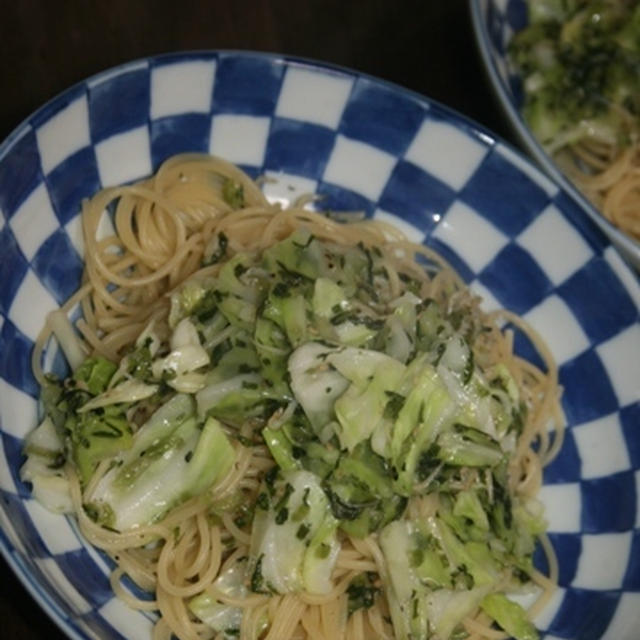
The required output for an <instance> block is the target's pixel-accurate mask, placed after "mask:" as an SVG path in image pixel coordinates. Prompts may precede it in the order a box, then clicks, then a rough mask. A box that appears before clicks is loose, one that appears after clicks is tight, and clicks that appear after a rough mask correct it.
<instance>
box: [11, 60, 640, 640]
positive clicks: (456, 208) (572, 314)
mask: <svg viewBox="0 0 640 640" xmlns="http://www.w3.org/2000/svg"><path fill="white" fill-rule="evenodd" d="M183 151H200V152H210V153H213V154H216V155H219V156H222V157H224V158H226V159H227V160H229V161H231V162H234V163H237V164H239V165H241V166H242V167H243V168H245V169H246V170H247V171H248V172H249V173H250V174H252V175H254V176H258V175H265V174H266V175H267V176H270V177H271V178H273V180H270V181H265V183H264V189H265V191H266V193H267V195H268V196H269V198H271V199H273V200H278V201H280V202H283V203H286V202H288V201H290V200H291V199H292V198H295V197H296V196H297V195H299V194H303V193H317V194H319V195H321V196H323V200H322V206H323V207H328V208H330V209H350V210H352V209H360V210H362V211H364V212H365V213H366V215H367V216H373V217H376V218H382V219H385V220H392V221H394V222H395V223H396V224H397V225H399V226H400V227H401V228H403V229H404V230H405V231H406V233H407V234H408V235H409V236H410V237H411V238H412V239H414V240H416V241H418V242H424V243H426V244H428V245H430V246H432V247H434V248H435V249H437V250H438V251H440V252H441V253H442V254H443V255H444V256H445V257H446V258H447V259H448V260H449V261H450V262H451V264H452V265H453V266H454V267H455V268H456V269H457V270H458V271H459V272H460V274H461V275H462V277H463V278H464V279H465V281H467V282H468V283H469V285H470V286H471V287H472V288H473V290H475V291H476V292H477V293H479V294H480V295H482V296H483V298H484V305H485V308H487V309H493V308H496V307H498V306H504V307H507V308H509V309H511V310H512V311H514V312H516V313H518V314H521V315H522V316H523V317H524V318H525V319H526V320H527V321H529V322H530V323H531V324H532V325H533V327H534V328H535V329H537V330H538V332H539V333H540V334H541V335H542V336H543V338H544V339H545V340H546V341H547V342H548V344H549V346H550V348H551V350H552V352H553V354H554V356H555V358H556V360H557V363H558V366H559V371H560V382H561V384H562V385H563V387H564V399H563V406H564V410H565V412H566V415H567V421H568V425H569V428H568V432H567V437H566V442H565V444H564V447H563V449H562V451H561V453H560V455H559V456H558V458H557V459H556V460H555V461H554V462H553V464H551V465H550V466H549V467H548V468H547V470H546V471H545V476H544V487H543V489H542V494H541V497H542V499H543V501H544V503H545V505H546V507H547V516H548V520H549V531H550V537H551V541H552V543H553V545H554V547H555V548H556V551H557V553H558V556H559V561H560V579H559V582H560V586H559V589H558V590H557V592H556V594H555V595H554V597H553V599H552V600H551V602H550V603H549V605H548V606H547V607H546V609H545V610H544V611H543V612H542V613H541V614H540V615H539V616H538V618H537V619H536V624H537V625H538V626H539V627H540V629H541V630H542V632H543V634H546V637H547V638H549V639H551V638H567V639H569V638H571V639H572V640H596V639H598V638H609V639H615V640H633V639H635V638H637V630H636V627H635V621H636V620H637V611H638V610H639V608H640V593H638V592H639V591H640V570H639V569H640V532H639V531H638V529H637V527H638V524H639V522H640V516H639V515H638V514H639V513H640V510H639V509H638V505H637V496H638V493H639V491H640V472H639V471H638V470H639V469H640V430H639V428H638V427H639V426H640V405H639V403H638V399H639V398H638V395H639V393H638V392H639V384H638V381H639V380H640V357H639V356H640V353H639V350H640V327H639V324H638V308H639V300H640V288H639V286H638V282H637V280H636V278H635V276H634V274H633V273H632V271H631V270H630V269H629V268H628V266H627V265H626V264H625V262H624V261H623V260H622V259H621V257H620V255H619V254H618V252H617V251H616V250H615V249H614V248H613V247H612V246H611V244H610V243H609V241H608V239H607V237H606V235H605V234H604V233H602V231H601V230H600V229H599V228H598V227H597V226H596V225H595V224H594V223H593V222H592V221H591V220H590V219H589V217H588V216H586V215H585V214H584V211H583V208H582V207H580V206H579V205H577V204H576V202H575V200H574V199H573V198H572V197H571V196H570V195H569V194H568V193H567V192H566V191H564V190H563V189H562V188H561V187H559V186H558V184H557V183H556V182H554V181H552V180H550V179H549V178H547V177H545V175H543V174H542V173H541V172H540V171H539V170H538V169H536V168H535V167H534V166H533V165H532V164H531V163H530V162H529V161H528V160H526V159H525V158H524V157H523V156H522V155H520V154H519V153H518V152H517V151H515V150H514V149H513V148H512V147H510V146H509V145H508V144H506V143H504V142H503V141H501V140H499V139H497V138H496V137H495V136H494V135H493V134H492V133H490V132H489V131H486V130H485V129H483V128H482V127H480V126H478V125H476V124H474V123H473V122H471V121H469V120H467V119H465V118H464V117H462V116H460V115H458V114H456V113H454V112H452V111H450V110H448V109H447V108H445V107H443V106H441V105H439V104H437V103H434V102H432V101H430V100H429V99H427V98H425V97H422V96H419V95H416V94H412V93H410V92H408V91H405V90H403V89H401V88H399V87H397V86H394V85H391V84H388V83H386V82H382V81H380V80H376V79H374V78H371V77H367V76H364V75H361V74H358V73H356V72H353V71H349V70H344V69H337V68H334V67H329V66H326V65H323V64H319V63H313V62H309V61H304V60H297V59H291V58H286V57H279V56H269V55H261V54H252V53H237V52H197V53H188V54H187V53H185V54H178V55H170V56H161V57H154V58H149V59H145V60H140V61H137V62H133V63H131V64H126V65H124V66H121V67H118V68H116V69H113V70H110V71H107V72H105V73H101V74H99V75H97V76H95V77H92V78H90V79H89V80H87V81H85V82H82V83H80V84H78V85H76V86H74V87H72V88H71V89H69V90H68V91H66V92H64V93H63V94H61V95H59V96H58V97H56V98H55V99H54V100H52V101H51V102H49V103H48V104H46V105H45V106H44V107H43V108H41V109H40V110H39V111H37V112H36V113H34V114H33V115H32V116H31V117H29V118H28V119H27V120H26V121H25V122H24V123H23V124H22V125H20V126H19V127H18V128H17V130H16V131H15V132H14V133H13V134H11V136H10V137H9V138H8V140H6V141H5V142H4V143H3V144H2V146H0V211H1V215H0V256H1V258H0V549H1V550H2V552H3V554H4V556H5V557H6V559H7V561H8V563H9V564H10V565H11V567H12V568H13V570H14V571H15V572H16V574H17V575H18V576H19V577H20V579H21V580H22V581H23V583H24V584H25V586H26V587H27V589H28V590H29V591H30V593H31V594H32V595H33V597H34V598H35V599H36V600H37V601H38V602H39V604H40V605H41V606H42V607H43V608H44V609H45V610H46V611H47V612H48V613H49V615H50V616H51V618H52V619H53V620H54V621H55V622H56V623H57V624H58V625H59V626H60V627H61V628H62V629H63V630H64V631H65V632H66V633H67V634H68V635H69V637H71V638H76V639H80V638H82V639H85V638H100V639H101V640H115V639H122V638H127V639H128V640H149V639H150V633H151V625H152V616H151V615H150V614H144V613H139V612H135V611H133V610H131V609H129V608H127V606H126V605H124V604H123V603H122V602H120V601H119V600H118V599H116V598H115V597H114V595H113V593H112V591H111V589H110V587H109V581H108V573H109V570H110V568H111V564H110V560H109V559H108V558H106V557H105V556H104V555H103V554H102V553H99V552H98V551H96V550H95V549H93V548H92V547H91V546H89V545H87V543H86V542H85V541H84V540H83V539H82V537H81V536H80V534H79V532H78V528H77V526H76V524H75V522H74V520H73V519H72V518H67V517H63V516H58V515H53V514H51V513H49V512H48V511H46V510H44V509H43V508H42V507H41V506H40V505H39V504H38V503H37V502H36V501H35V500H34V499H33V498H32V497H31V494H30V487H29V486H28V485H25V484H23V483H22V482H21V480H20V477H19V468H20V465H21V462H22V460H23V457H22V447H23V442H24V438H25V436H26V435H27V433H28V432H29V431H30V430H31V429H33V428H34V427H35V425H36V424H37V422H38V418H39V415H40V409H39V405H38V386H37V384H36V381H35V379H34V377H33V375H32V372H31V365H30V355H31V351H32V348H33V344H34V339H35V337H36V335H37V333H38V331H39V330H40V327H41V325H42V324H43V322H44V318H45V315H46V314H47V312H49V311H50V310H52V309H55V308H57V307H58V306H60V305H61V304H62V302H63V301H64V300H65V299H66V298H68V297H69V296H70V295H71V294H72V292H73V291H74V290H75V289H76V287H78V284H79V282H80V278H81V273H82V265H83V258H82V256H83V245H82V235H81V230H80V221H79V217H78V211H79V206H80V202H81V200H82V199H83V198H85V197H87V196H90V195H91V194H93V193H94V192H95V191H96V190H98V189H99V188H100V187H103V186H107V185H114V184H119V183H125V182H128V181H132V180H135V179H138V178H142V177H143V176H147V175H149V174H150V173H151V172H152V171H154V170H155V169H156V168H157V167H158V165H159V164H160V163H161V162H162V161H163V160H164V159H165V158H167V157H168V156H170V155H172V154H175V153H178V152H183ZM516 349H517V350H518V352H520V353H521V354H523V355H524V356H526V357H530V358H533V359H536V358H537V355H536V354H535V353H534V351H533V350H532V347H531V345H530V344H529V343H528V342H527V341H526V340H524V339H523V338H522V336H519V335H517V336H516ZM539 561H540V562H541V560H539Z"/></svg>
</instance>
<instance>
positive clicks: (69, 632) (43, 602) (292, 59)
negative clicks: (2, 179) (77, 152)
mask: <svg viewBox="0 0 640 640" xmlns="http://www.w3.org/2000/svg"><path fill="white" fill-rule="evenodd" d="M470 1H471V3H472V7H473V8H477V9H478V10H479V2H478V1H477V0H470ZM220 56H249V57H255V58H260V59H263V60H266V61H269V62H270V63H271V64H281V65H284V66H288V65H294V66H297V67H301V68H307V69H310V70H320V71H323V72H328V73H335V74H344V75H348V76H350V77H352V78H354V79H364V80H368V81H371V82H373V83H375V84H376V85H377V86H381V87H385V88H387V89H389V90H391V91H392V92H399V93H401V94H403V95H405V96H408V97H411V98H413V99H414V100H416V101H417V102H419V103H420V104H422V105H427V106H429V107H436V109H437V110H438V111H439V112H440V113H439V115H444V116H445V117H446V119H447V120H448V121H451V122H453V123H454V125H455V126H456V128H459V129H462V130H463V131H464V132H465V134H467V135H469V136H471V137H473V138H476V139H478V138H479V139H481V140H482V141H483V143H484V144H486V145H488V146H490V147H493V146H495V145H497V144H500V145H502V146H504V147H506V148H508V149H509V150H510V151H511V152H513V153H514V154H515V155H517V156H518V157H519V158H520V159H521V160H523V161H524V162H525V163H526V164H528V165H529V166H530V168H531V169H532V170H533V176H532V177H531V178H530V179H531V180H540V181H549V180H550V181H551V182H552V183H554V184H555V186H556V187H559V189H560V190H561V191H565V192H567V191H569V190H568V189H567V186H565V185H564V184H562V183H560V182H559V180H558V178H557V177H556V176H555V175H554V174H553V173H552V172H547V173H545V171H544V170H543V169H541V168H540V167H539V166H536V165H535V163H534V162H532V161H531V158H529V157H527V156H526V155H525V154H524V153H523V152H522V150H521V149H518V148H517V147H516V146H515V145H514V144H513V143H511V142H510V141H508V140H506V139H505V138H503V137H502V136H500V135H499V134H497V133H495V132H493V131H491V130H490V129H489V128H488V127H486V126H485V125H483V124H481V123H479V122H477V121H475V120H474V119H472V118H471V117H469V116H467V115H465V114H464V113H462V112H460V111H458V110H457V109H454V108H452V107H449V106H447V105H446V104H444V103H442V102H440V101H439V100H436V99H433V98H431V97H429V96H427V95H425V94H422V93H420V92H418V91H415V90H413V89H409V88H407V87H404V86H402V85H400V84H397V83H395V82H392V81H390V80H386V79H384V78H381V77H378V76H375V75H372V74H370V73H365V72H362V71H359V70H357V69H354V68H351V67H348V66H346V65H340V64H336V63H331V62H325V61H322V60H317V59H314V58H312V57H305V56H299V55H295V54H291V55H290V54H281V53H277V52H265V51H259V50H252V49H207V48H199V49H183V50H177V51H165V52H161V53H156V54H149V55H147V56H141V57H137V58H134V59H132V60H127V61H125V62H122V63H119V64H116V65H114V66H111V67H107V68H105V69H103V70H101V71H98V72H96V73H95V74H92V75H90V76H87V77H86V78H83V79H81V80H79V81H77V82H75V83H73V84H71V85H69V86H68V87H66V88H64V89H62V90H61V91H59V92H58V93H56V94H55V95H53V96H52V97H51V98H49V99H48V100H47V101H45V102H44V103H43V104H41V105H40V106H39V107H38V108H37V109H35V110H34V111H32V112H31V113H29V114H28V115H27V116H26V117H25V118H23V119H22V120H21V121H20V122H19V124H18V125H17V126H16V127H14V128H13V130H12V131H10V133H9V134H8V135H7V136H6V137H5V138H4V139H2V140H0V161H2V160H3V159H4V157H5V156H6V154H7V153H8V152H10V150H11V149H12V147H13V146H14V144H15V143H16V142H17V141H19V140H20V139H21V138H22V136H23V135H25V133H26V132H28V131H29V130H30V129H32V128H33V125H32V121H33V120H34V119H35V118H36V117H37V116H38V115H40V114H42V113H45V112H46V111H47V110H48V109H50V107H51V106H52V105H54V104H55V103H56V102H57V101H59V100H61V99H62V98H63V97H64V96H66V95H73V94H74V92H76V91H77V90H78V89H79V88H81V87H83V86H87V85H91V84H97V83H99V82H102V81H108V80H109V79H110V78H111V77H117V76H118V75H119V74H120V73H122V72H126V70H127V69H131V68H136V67H140V66H141V65H143V64H145V63H147V64H148V63H150V62H152V61H174V62H179V61H182V60H192V59H199V58H211V59H213V58H217V57H220ZM494 73H497V72H496V71H495V70H494ZM496 89H498V86H496ZM550 173H551V175H549V174H550ZM534 176H535V177H534ZM569 186H570V185H569ZM578 204H579V205H581V206H580V207H579V208H580V209H582V210H585V207H584V206H583V205H582V203H581V201H580V200H578ZM587 212H588V213H589V217H586V216H585V220H587V221H588V223H589V224H593V222H594V220H592V219H589V218H593V214H591V213H590V212H589V211H588V210H587ZM597 215H598V217H600V216H599V214H597ZM595 222H598V220H597V219H596V220H595ZM600 226H601V225H600ZM576 233H580V232H578V231H576ZM602 243H603V250H604V249H605V248H607V245H608V246H612V247H613V249H614V250H617V247H615V246H614V245H613V244H612V243H611V238H610V237H606V236H603V237H602ZM625 266H627V265H625ZM629 272H631V273H634V272H633V270H632V269H629ZM634 275H636V276H637V274H634ZM639 282H640V280H639ZM625 288H627V286H626V285H625ZM14 550H15V546H14V545H13V544H12V543H11V541H10V540H9V539H8V538H7V536H6V535H5V534H4V532H3V531H2V529H1V528H0V553H1V554H2V556H3V558H4V560H5V562H6V563H7V565H8V566H9V567H10V568H11V570H12V572H13V574H14V575H15V576H16V577H17V578H18V580H19V581H20V582H21V584H22V585H23V587H24V588H25V589H26V591H27V592H28V593H29V594H30V595H31V597H32V598H33V599H34V600H35V601H36V603H37V604H38V606H39V607H40V608H41V609H42V610H43V611H44V612H45V613H46V614H47V615H48V617H49V618H50V619H51V620H52V621H53V622H54V623H55V624H56V626H57V627H58V628H59V629H60V630H61V631H62V632H63V633H64V634H65V635H66V636H67V637H68V638H70V639H71V640H87V638H89V637H90V635H89V634H88V633H87V632H85V631H84V630H83V629H82V628H80V627H78V626H77V625H76V624H75V620H74V617H71V616H67V615H65V613H64V612H62V611H59V606H58V605H57V604H56V602H55V601H54V600H53V599H52V598H51V596H50V595H48V593H47V592H46V590H45V589H44V588H43V587H42V585H41V584H40V583H39V581H38V580H37V579H36V578H34V576H33V573H32V572H31V571H30V570H29V568H28V567H24V566H23V565H22V563H21V561H20V559H19V557H18V556H16V555H15V554H14V553H13V551H14Z"/></svg>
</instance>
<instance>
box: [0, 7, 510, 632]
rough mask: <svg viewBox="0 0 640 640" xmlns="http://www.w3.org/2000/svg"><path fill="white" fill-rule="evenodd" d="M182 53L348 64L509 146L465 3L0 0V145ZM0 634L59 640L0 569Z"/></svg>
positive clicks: (8, 573) (3, 567) (10, 576)
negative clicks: (122, 73)
mask: <svg viewBox="0 0 640 640" xmlns="http://www.w3.org/2000/svg"><path fill="white" fill-rule="evenodd" d="M188 49H245V50H255V51H268V52H274V53H283V54H289V55H298V56H304V57H307V58H314V59H317V60H323V61H326V62H331V63H334V64H339V65H342V66H346V67H350V68H352V69H356V70H358V71H362V72H365V73H368V74H371V75H374V76H378V77H380V78H384V79H385V80H389V81H391V82H394V83H397V84H399V85H402V86H404V87H407V88H409V89H412V90H413V91H417V92H419V93H422V94H424V95H426V96H428V97H430V98H432V99H434V100H438V101H440V102H442V103H444V104H446V105H448V106H450V107H452V108H454V109H456V110H458V111H460V112H462V113H464V114H466V115H467V116H469V117H470V118H473V119H474V120H476V121H477V122H479V123H481V124H482V125H484V126H486V127H488V128H490V129H492V130H493V131H495V132H496V133H497V134H498V135H500V136H502V137H504V138H507V139H508V140H510V141H512V142H515V138H514V137H513V135H512V134H511V132H510V130H509V128H508V125H507V123H506V121H505V119H504V118H503V115H502V113H501V111H500V108H499V105H498V103H497V101H496V100H495V98H494V96H493V93H492V91H491V88H490V85H489V82H488V80H487V78H486V76H485V74H484V70H483V67H482V64H481V60H480V57H479V55H478V52H477V49H476V45H475V40H474V36H473V32H472V28H471V20H470V13H469V8H468V4H467V2H466V0H404V1H403V0H324V1H323V0H231V2H220V1H216V0H199V1H197V2H194V1H192V0H170V1H165V0H156V1H155V2H146V1H145V2H141V1H137V0H104V1H96V0H85V1H81V0H74V1H65V0H60V1H57V0H0V140H2V139H4V138H5V137H6V136H7V135H8V134H9V133H10V132H11V131H12V130H13V129H14V128H15V127H16V126H18V124H19V123H20V122H21V121H22V120H23V119H24V118H26V117H27V116H29V115H30V114H31V112H32V111H34V110H35V109H37V108H38V107H39V106H40V105H42V104H43V103H44V102H45V101H47V100H49V99H50V98H53V97H54V96H55V95H57V94H58V93H60V92H61V91H63V90H64V89H66V88H67V87H69V86H71V85H72V84H74V83H76V82H78V81H80V80H83V79H84V78H86V77H87V76H90V75H93V74H95V73H97V72H99V71H102V70H104V69H107V68H109V67H112V66H114V65H117V64H120V63H123V62H126V61H129V60H133V59H136V58H140V57H145V56H148V55H153V54H158V53H165V52H169V51H181V50H188ZM0 629H1V631H0V635H1V636H2V637H3V638H11V639H16V640H36V639H37V640H42V639H44V638H46V639H47V640H63V638H64V636H63V634H62V633H61V632H60V631H59V630H58V628H57V627H56V626H55V624H54V623H53V622H51V621H50V620H49V618H48V617H47V616H46V615H45V614H44V613H42V612H41V611H40V609H39V608H38V606H37V605H36V604H35V603H34V601H33V600H32V599H31V597H30V596H29V595H28V594H27V592H26V591H25V590H24V588H23V587H22V586H21V584H20V582H19V581H18V580H17V578H15V577H14V575H13V574H12V573H11V571H10V570H9V568H8V567H7V565H6V563H5V562H4V561H3V560H0Z"/></svg>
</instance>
